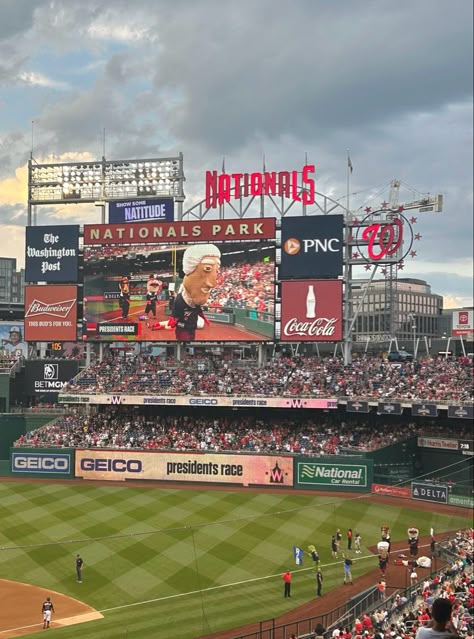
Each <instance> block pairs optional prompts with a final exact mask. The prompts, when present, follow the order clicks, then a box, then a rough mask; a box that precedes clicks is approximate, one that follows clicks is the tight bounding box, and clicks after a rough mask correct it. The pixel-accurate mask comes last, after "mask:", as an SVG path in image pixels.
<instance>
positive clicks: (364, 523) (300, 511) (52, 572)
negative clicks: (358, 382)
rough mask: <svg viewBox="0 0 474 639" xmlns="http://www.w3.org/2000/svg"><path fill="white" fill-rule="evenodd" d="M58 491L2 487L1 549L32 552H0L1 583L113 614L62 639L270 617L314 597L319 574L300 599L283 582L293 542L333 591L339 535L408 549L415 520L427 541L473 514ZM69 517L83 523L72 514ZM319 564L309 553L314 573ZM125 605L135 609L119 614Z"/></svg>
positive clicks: (211, 627)
mask: <svg viewBox="0 0 474 639" xmlns="http://www.w3.org/2000/svg"><path fill="white" fill-rule="evenodd" d="M51 488H52V487H51V486H49V485H46V484H0V515H3V513H4V512H5V510H4V509H2V507H3V498H4V497H5V498H6V503H7V504H8V507H7V509H6V511H7V512H8V517H7V521H4V520H3V519H2V521H3V522H4V523H6V528H7V529H8V531H9V532H8V535H5V531H4V530H1V529H0V547H1V546H4V545H5V544H12V545H15V546H21V545H27V544H26V543H25V542H26V541H27V542H28V544H31V546H30V547H29V548H18V547H17V548H16V549H12V548H10V549H8V550H0V577H5V578H11V577H15V576H16V575H19V574H20V575H21V576H22V577H21V579H22V581H25V582H29V583H35V584H37V585H39V586H42V587H46V588H50V589H51V590H56V591H60V592H64V593H65V594H69V595H70V596H73V597H76V598H79V599H81V600H83V601H85V602H86V603H88V604H89V605H91V606H93V607H95V608H96V609H98V610H107V609H110V608H114V611H110V612H106V613H105V614H106V618H105V619H104V620H102V621H100V622H92V623H90V624H87V625H86V626H78V627H77V628H74V627H69V628H64V629H56V630H55V636H56V637H57V639H62V638H63V637H71V638H73V639H76V637H79V635H81V637H82V636H84V634H86V636H87V637H88V638H89V637H90V638H91V639H116V637H122V636H123V637H126V636H129V637H131V636H140V639H142V638H143V639H152V638H153V639H156V638H158V639H159V638H160V637H166V638H167V639H192V638H194V637H196V636H199V635H200V634H203V633H205V632H210V631H218V630H220V629H223V628H228V627H233V626H236V625H241V624H244V623H248V622H250V621H256V620H259V619H262V618H264V617H273V616H276V615H279V614H281V613H282V612H284V611H285V610H287V609H289V608H291V607H294V606H296V605H298V604H300V603H303V602H304V601H307V600H309V599H312V598H313V597H314V593H315V583H314V582H315V578H314V573H312V572H310V571H309V570H304V571H302V572H301V573H300V572H297V573H295V575H294V584H293V589H294V594H295V597H294V598H292V599H291V600H290V601H289V602H288V601H285V600H284V599H283V596H282V593H283V585H282V584H283V582H282V580H281V576H280V575H281V572H283V570H284V569H286V568H294V560H293V557H292V548H293V544H295V543H298V544H300V545H302V546H303V548H304V549H305V550H306V547H307V544H309V543H314V544H315V545H316V546H317V547H318V550H319V551H320V555H321V558H322V561H323V563H325V564H326V563H327V564H330V565H328V566H327V567H325V568H324V577H325V581H324V592H325V593H328V592H329V590H330V589H331V588H332V587H334V586H336V585H339V584H340V583H341V581H342V563H341V562H340V561H339V562H336V563H335V564H333V560H332V558H331V553H330V536H331V535H332V534H334V532H335V529H336V527H340V528H341V530H342V532H343V538H344V541H345V532H346V530H347V528H348V527H352V529H353V530H355V529H358V532H360V533H361V535H362V539H363V544H364V545H373V544H375V543H376V542H377V541H378V540H379V538H380V525H382V524H387V525H389V526H390V528H391V532H392V538H393V539H405V538H406V534H407V533H406V529H407V527H408V526H409V525H413V523H414V522H416V525H417V527H419V528H420V531H421V534H428V531H429V528H430V526H433V527H434V528H435V530H436V532H437V533H440V532H442V531H443V530H452V529H455V528H459V527H461V526H463V525H466V524H467V522H468V521H469V516H470V514H471V513H470V512H469V511H466V517H465V518H462V517H461V518H453V517H449V516H446V515H443V514H437V513H434V512H433V513H422V512H418V511H417V510H416V508H409V509H407V508H401V507H400V508H390V507H386V506H383V505H379V504H376V503H375V504H374V503H370V502H367V501H365V502H364V501H362V500H360V499H358V498H356V499H350V500H340V499H338V498H337V495H336V494H335V495H334V497H330V498H327V497H325V498H320V497H317V496H314V497H313V496H308V495H301V494H298V493H294V494H290V495H286V494H285V495H283V494H271V495H269V494H265V493H260V494H259V493H245V492H240V493H226V492H223V491H222V492H221V491H210V490H203V491H201V492H199V491H195V490H186V489H183V490H176V489H155V490H150V489H149V488H146V489H143V488H139V487H135V486H134V487H129V486H123V485H120V486H116V485H111V486H97V487H95V486H90V485H71V486H68V485H67V484H66V485H55V486H53V488H54V490H51ZM16 500H17V502H18V508H15V507H14V504H15V502H16ZM39 501H41V504H42V505H41V507H40V511H42V515H41V514H40V513H39V512H38V508H39V506H38V503H39ZM72 504H74V506H73V505H72ZM403 505H405V504H403ZM75 507H77V509H78V510H76V508H75ZM71 510H73V511H75V512H76V513H77V512H79V515H77V514H76V516H71V515H72V513H71ZM284 511H286V512H284ZM31 513H34V515H35V517H34V518H32V519H30V518H29V515H30V514H31ZM63 516H64V519H63ZM32 521H33V522H34V525H32V524H31V522H32ZM24 523H27V524H28V523H29V527H28V525H27V526H23V524H24ZM104 531H105V532H106V533H107V534H106V535H104ZM92 537H94V538H92ZM39 543H47V544H49V545H47V546H41V545H36V544H39ZM76 552H80V553H81V554H82V556H83V557H84V560H85V569H84V583H83V584H77V583H76V581H75V570H74V556H75V553H76ZM311 565H312V562H311V560H310V558H309V557H308V556H307V555H306V557H305V567H308V566H311ZM375 565H376V559H375V558H371V559H370V560H365V563H364V562H362V561H357V562H356V563H355V565H354V574H355V575H357V574H362V572H365V571H366V570H368V569H371V568H373V567H374V566H375ZM251 580H256V581H251ZM235 582H244V583H240V584H235ZM229 584H235V585H229ZM206 589H208V590H206ZM196 591H198V592H196ZM166 597H168V599H163V598H166ZM169 597H172V598H169ZM157 599H158V601H156V600H157ZM151 600H153V601H154V602H153V603H149V604H147V605H140V604H141V603H142V602H144V601H151ZM120 606H125V607H126V608H123V609H119V610H117V607H120ZM127 632H128V633H129V634H128V635H127Z"/></svg>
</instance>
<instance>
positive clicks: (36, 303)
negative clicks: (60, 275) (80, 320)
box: [25, 285, 77, 342]
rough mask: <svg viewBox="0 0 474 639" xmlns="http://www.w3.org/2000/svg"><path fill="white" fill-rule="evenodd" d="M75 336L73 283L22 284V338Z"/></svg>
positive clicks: (70, 338) (68, 338) (41, 339)
mask: <svg viewBox="0 0 474 639" xmlns="http://www.w3.org/2000/svg"><path fill="white" fill-rule="evenodd" d="M76 337H77V286H69V285H51V286H49V285H48V286H25V340H26V341H27V342H30V341H31V342H50V341H51V340H57V341H58V342H62V341H65V342H68V341H74V340H75V339H76Z"/></svg>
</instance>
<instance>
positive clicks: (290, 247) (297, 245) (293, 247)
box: [283, 237, 301, 255]
mask: <svg viewBox="0 0 474 639" xmlns="http://www.w3.org/2000/svg"><path fill="white" fill-rule="evenodd" d="M283 250H284V251H285V253H286V254H287V255H296V254H297V253H299V252H300V250H301V242H300V241H299V240H297V239H296V238H295V237H290V238H289V239H288V240H286V242H285V243H284V244H283Z"/></svg>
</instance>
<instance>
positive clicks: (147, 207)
mask: <svg viewBox="0 0 474 639" xmlns="http://www.w3.org/2000/svg"><path fill="white" fill-rule="evenodd" d="M108 209H109V224H122V223H123V222H125V223H129V222H140V221H141V222H148V221H151V220H154V221H161V222H172V221H173V220H174V200H173V198H172V197H162V198H147V199H143V198H142V199H134V200H114V201H112V202H109V203H108Z"/></svg>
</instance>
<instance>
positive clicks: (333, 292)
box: [280, 280, 342, 342]
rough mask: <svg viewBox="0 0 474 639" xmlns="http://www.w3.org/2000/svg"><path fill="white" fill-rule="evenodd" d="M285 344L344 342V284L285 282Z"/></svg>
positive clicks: (282, 309)
mask: <svg viewBox="0 0 474 639" xmlns="http://www.w3.org/2000/svg"><path fill="white" fill-rule="evenodd" d="M280 340H281V341H282V342H340V341H341V340H342V282H341V281H339V280H307V281H304V282H282V285H281V332H280Z"/></svg>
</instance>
